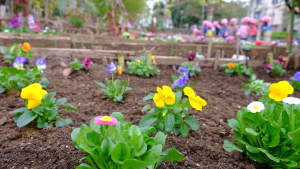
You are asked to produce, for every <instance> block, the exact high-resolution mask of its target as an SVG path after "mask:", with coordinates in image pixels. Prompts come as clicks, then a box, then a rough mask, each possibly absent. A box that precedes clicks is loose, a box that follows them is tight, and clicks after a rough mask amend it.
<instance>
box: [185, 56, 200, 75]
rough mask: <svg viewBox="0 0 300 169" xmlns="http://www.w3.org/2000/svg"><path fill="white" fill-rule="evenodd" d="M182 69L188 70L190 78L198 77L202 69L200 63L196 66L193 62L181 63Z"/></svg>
mask: <svg viewBox="0 0 300 169" xmlns="http://www.w3.org/2000/svg"><path fill="white" fill-rule="evenodd" d="M193 60H194V59H193ZM200 63H201V62H200ZM181 67H183V68H185V69H187V70H188V76H190V77H192V76H196V75H197V74H198V73H199V72H201V68H200V64H199V63H198V64H196V65H194V63H193V62H183V63H181Z"/></svg>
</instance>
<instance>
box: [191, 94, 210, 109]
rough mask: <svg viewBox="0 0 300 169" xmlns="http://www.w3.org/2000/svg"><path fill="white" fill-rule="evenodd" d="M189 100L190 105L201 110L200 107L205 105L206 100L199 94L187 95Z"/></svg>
mask: <svg viewBox="0 0 300 169" xmlns="http://www.w3.org/2000/svg"><path fill="white" fill-rule="evenodd" d="M189 102H190V104H191V106H192V107H193V108H194V109H196V110H202V107H203V106H206V105H207V103H206V101H205V100H203V99H202V98H201V97H199V96H197V97H189Z"/></svg>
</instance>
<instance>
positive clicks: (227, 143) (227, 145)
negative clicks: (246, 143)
mask: <svg viewBox="0 0 300 169" xmlns="http://www.w3.org/2000/svg"><path fill="white" fill-rule="evenodd" d="M223 148H224V150H225V151H227V152H232V151H234V150H236V151H239V152H241V153H242V152H243V150H242V149H240V148H239V147H238V146H236V145H235V144H233V143H232V142H230V141H228V140H224V144H223Z"/></svg>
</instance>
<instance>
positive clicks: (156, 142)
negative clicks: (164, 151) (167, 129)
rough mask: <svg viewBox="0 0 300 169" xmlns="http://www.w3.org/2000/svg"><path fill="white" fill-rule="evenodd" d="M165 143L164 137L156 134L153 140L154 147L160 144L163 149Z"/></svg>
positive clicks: (161, 133)
mask: <svg viewBox="0 0 300 169" xmlns="http://www.w3.org/2000/svg"><path fill="white" fill-rule="evenodd" d="M165 142H166V135H165V134H164V133H163V132H161V131H159V132H157V134H156V136H155V137H154V138H153V143H154V145H159V144H161V145H162V147H164V145H165Z"/></svg>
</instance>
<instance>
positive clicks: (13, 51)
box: [0, 43, 32, 64]
mask: <svg viewBox="0 0 300 169" xmlns="http://www.w3.org/2000/svg"><path fill="white" fill-rule="evenodd" d="M0 50H2V51H4V52H5V53H4V56H3V57H4V58H5V59H9V61H8V62H9V63H10V64H12V63H13V62H14V60H15V58H16V57H22V56H24V57H25V58H26V59H27V62H29V61H30V60H31V59H32V51H31V50H30V51H27V52H26V51H24V50H23V48H22V46H18V45H17V44H16V43H14V44H13V45H12V46H11V47H10V50H9V51H7V48H6V47H5V46H0Z"/></svg>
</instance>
